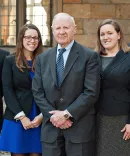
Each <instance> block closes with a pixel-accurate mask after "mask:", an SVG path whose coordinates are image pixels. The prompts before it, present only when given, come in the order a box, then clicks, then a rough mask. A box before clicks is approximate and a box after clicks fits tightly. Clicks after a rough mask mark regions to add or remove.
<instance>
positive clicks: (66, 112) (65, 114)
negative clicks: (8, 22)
mask: <svg viewBox="0 0 130 156" xmlns="http://www.w3.org/2000/svg"><path fill="white" fill-rule="evenodd" d="M63 113H64V118H65V119H66V120H67V119H69V118H70V114H69V113H68V111H67V110H64V112H63Z"/></svg>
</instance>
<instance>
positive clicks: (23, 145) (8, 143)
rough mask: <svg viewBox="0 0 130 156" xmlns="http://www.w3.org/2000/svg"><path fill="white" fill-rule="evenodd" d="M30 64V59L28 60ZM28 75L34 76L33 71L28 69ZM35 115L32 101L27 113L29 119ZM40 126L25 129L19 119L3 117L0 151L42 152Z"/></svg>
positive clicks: (35, 110)
mask: <svg viewBox="0 0 130 156" xmlns="http://www.w3.org/2000/svg"><path fill="white" fill-rule="evenodd" d="M28 63H29V65H30V66H31V65H32V62H31V61H28ZM30 77H31V78H33V77H34V72H32V71H30ZM35 116H37V107H36V104H35V102H33V103H32V108H31V111H30V113H29V115H28V117H29V118H30V120H33V119H34V117H35ZM40 133H41V126H39V127H37V128H31V129H28V130H25V129H24V128H23V126H22V124H21V121H19V120H18V121H15V120H7V119H4V122H3V127H2V132H1V135H0V151H8V152H11V153H17V154H22V153H42V146H41V142H40Z"/></svg>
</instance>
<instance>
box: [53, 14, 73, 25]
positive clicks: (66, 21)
mask: <svg viewBox="0 0 130 156" xmlns="http://www.w3.org/2000/svg"><path fill="white" fill-rule="evenodd" d="M53 25H54V26H56V27H57V26H74V24H73V22H72V19H71V18H70V17H66V16H63V17H57V18H56V19H54V23H53Z"/></svg>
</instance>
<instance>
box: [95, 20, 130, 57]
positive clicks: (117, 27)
mask: <svg viewBox="0 0 130 156" xmlns="http://www.w3.org/2000/svg"><path fill="white" fill-rule="evenodd" d="M106 24H110V25H112V26H113V27H114V28H115V30H116V32H117V33H120V39H119V41H118V44H119V49H122V50H123V51H124V52H126V53H127V52H129V51H130V47H128V46H127V44H126V43H125V41H124V34H123V32H122V29H121V27H120V25H119V24H118V23H117V22H116V21H115V20H113V19H106V20H103V21H102V22H101V23H100V24H99V26H98V29H97V43H96V48H95V51H96V52H100V53H101V54H104V55H105V48H104V47H103V46H102V44H101V41H100V29H101V27H102V26H104V25H106Z"/></svg>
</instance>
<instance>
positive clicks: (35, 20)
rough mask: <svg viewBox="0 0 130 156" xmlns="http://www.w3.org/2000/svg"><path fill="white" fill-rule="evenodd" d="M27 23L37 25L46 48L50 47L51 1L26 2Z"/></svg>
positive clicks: (29, 0)
mask: <svg viewBox="0 0 130 156" xmlns="http://www.w3.org/2000/svg"><path fill="white" fill-rule="evenodd" d="M26 5H27V8H26V20H27V23H32V24H35V25H36V26H37V27H38V28H39V30H40V32H41V35H42V41H43V45H44V46H50V0H26Z"/></svg>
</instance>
